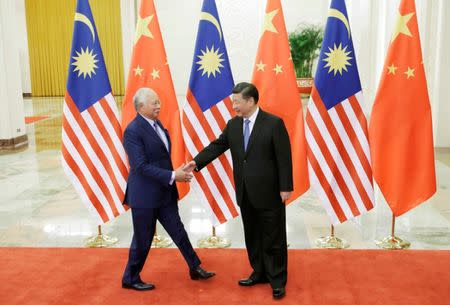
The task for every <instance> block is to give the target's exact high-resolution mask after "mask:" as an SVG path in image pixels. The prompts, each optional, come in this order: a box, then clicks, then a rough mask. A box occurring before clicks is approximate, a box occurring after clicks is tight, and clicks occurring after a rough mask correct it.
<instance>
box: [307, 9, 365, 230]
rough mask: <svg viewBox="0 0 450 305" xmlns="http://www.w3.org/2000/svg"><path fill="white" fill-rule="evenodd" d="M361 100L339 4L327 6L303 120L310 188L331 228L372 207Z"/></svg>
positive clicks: (345, 20)
mask: <svg viewBox="0 0 450 305" xmlns="http://www.w3.org/2000/svg"><path fill="white" fill-rule="evenodd" d="M362 105H363V94H362V89H361V82H360V80H359V74H358V67H357V65H356V55H355V50H354V48H353V42H352V37H351V31H350V24H349V20H348V17H347V10H346V8H345V2H344V0H333V1H332V2H331V6H330V10H329V12H328V20H327V24H326V28H325V35H324V40H323V45H322V49H321V51H320V57H319V62H318V66H317V71H316V76H315V80H314V86H313V89H312V93H311V98H310V101H309V104H308V113H307V115H306V128H305V133H306V140H307V143H308V167H309V176H310V181H311V185H312V186H313V188H314V190H315V191H316V192H317V194H318V195H319V197H320V199H321V200H322V202H323V204H324V206H325V209H326V211H327V213H328V215H329V216H330V218H331V222H332V223H333V224H337V223H342V222H344V221H346V220H348V219H350V218H354V217H356V216H358V215H360V214H363V213H365V212H367V211H369V210H370V209H372V208H373V206H374V193H373V183H372V168H371V160H370V149H369V142H368V140H367V138H368V137H367V121H366V118H365V116H364V112H363V109H362Z"/></svg>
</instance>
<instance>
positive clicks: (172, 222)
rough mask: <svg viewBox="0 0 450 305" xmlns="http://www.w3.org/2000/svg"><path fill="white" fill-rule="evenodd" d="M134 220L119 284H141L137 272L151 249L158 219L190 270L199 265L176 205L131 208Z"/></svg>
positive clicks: (139, 271)
mask: <svg viewBox="0 0 450 305" xmlns="http://www.w3.org/2000/svg"><path fill="white" fill-rule="evenodd" d="M131 213H132V218H133V230H134V234H133V240H132V242H131V246H130V252H129V256H128V263H127V266H126V268H125V272H124V274H123V278H122V282H123V283H126V284H134V283H138V282H141V281H142V280H141V278H140V273H141V271H142V268H143V267H144V263H145V260H146V259H147V256H148V253H149V251H150V248H151V244H152V240H153V236H154V235H155V228H156V220H158V221H159V222H160V223H161V225H162V226H163V227H164V229H165V230H166V231H167V233H168V234H169V235H170V237H171V238H172V240H173V242H174V243H175V244H176V245H177V247H178V249H179V250H180V252H181V254H182V255H183V257H184V259H185V260H186V263H187V265H188V266H189V268H190V269H195V268H197V267H198V266H199V265H200V259H199V258H198V256H197V254H196V253H195V251H194V249H193V248H192V244H191V242H190V241H189V237H188V235H187V232H186V230H185V229H184V226H183V223H182V222H181V219H180V215H179V213H178V204H177V203H176V202H173V203H170V204H165V205H163V206H161V207H160V208H157V209H133V208H132V209H131Z"/></svg>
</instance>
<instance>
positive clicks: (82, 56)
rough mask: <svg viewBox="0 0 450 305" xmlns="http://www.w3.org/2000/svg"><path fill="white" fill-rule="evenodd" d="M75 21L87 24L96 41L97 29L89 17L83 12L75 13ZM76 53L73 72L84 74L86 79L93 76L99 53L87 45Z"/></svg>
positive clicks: (79, 74) (93, 39)
mask: <svg viewBox="0 0 450 305" xmlns="http://www.w3.org/2000/svg"><path fill="white" fill-rule="evenodd" d="M75 22H81V23H83V24H85V25H86V26H87V27H88V28H89V31H90V32H91V35H92V41H93V42H95V30H94V26H93V25H92V22H91V21H90V20H89V18H88V17H86V16H85V15H83V14H81V13H75ZM75 52H76V55H75V56H72V58H73V59H74V62H73V63H72V65H73V66H75V68H74V70H73V71H72V72H78V75H77V76H78V77H80V76H83V78H84V79H86V76H88V77H89V78H92V74H95V69H96V68H98V66H97V64H96V63H97V62H98V60H97V59H96V57H97V54H95V53H94V50H93V49H92V48H91V49H90V48H89V47H88V46H86V49H84V50H83V48H81V50H79V51H76V50H75Z"/></svg>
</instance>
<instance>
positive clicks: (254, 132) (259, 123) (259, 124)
mask: <svg viewBox="0 0 450 305" xmlns="http://www.w3.org/2000/svg"><path fill="white" fill-rule="evenodd" d="M263 121H264V112H263V111H262V109H261V108H259V112H258V115H257V116H256V120H255V125H254V126H253V129H252V133H251V134H250V139H249V140H248V145H247V151H246V152H245V156H247V154H248V152H249V151H250V149H251V148H252V144H253V143H254V142H255V139H256V138H257V137H258V134H259V132H260V131H261V127H262V122H263ZM241 129H242V124H241ZM242 148H244V133H243V132H242Z"/></svg>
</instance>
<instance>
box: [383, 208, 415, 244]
mask: <svg viewBox="0 0 450 305" xmlns="http://www.w3.org/2000/svg"><path fill="white" fill-rule="evenodd" d="M375 244H376V245H377V246H378V247H379V248H382V249H386V250H402V249H408V248H409V247H410V246H411V243H410V242H409V241H406V240H403V239H401V238H400V237H397V236H395V215H392V232H391V235H390V236H388V237H385V238H383V239H381V240H376V241H375Z"/></svg>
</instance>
